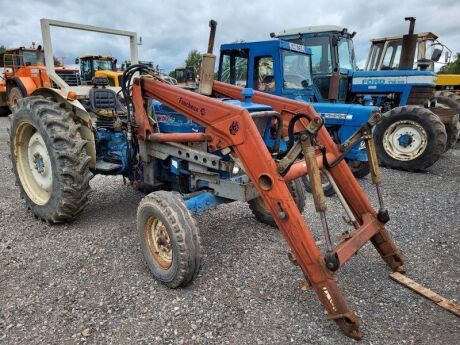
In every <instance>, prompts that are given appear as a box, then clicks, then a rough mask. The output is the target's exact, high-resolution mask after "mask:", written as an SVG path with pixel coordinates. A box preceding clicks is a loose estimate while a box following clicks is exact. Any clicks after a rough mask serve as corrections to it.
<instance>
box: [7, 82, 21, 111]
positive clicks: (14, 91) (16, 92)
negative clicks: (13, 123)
mask: <svg viewBox="0 0 460 345" xmlns="http://www.w3.org/2000/svg"><path fill="white" fill-rule="evenodd" d="M22 98H24V95H23V94H22V91H21V89H20V88H19V87H17V86H13V87H12V88H11V89H10V91H9V92H8V106H9V107H10V109H11V111H13V109H14V107H15V106H16V105H17V104H18V101H19V100H20V99H22Z"/></svg>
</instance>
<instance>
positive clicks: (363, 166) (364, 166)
mask: <svg viewBox="0 0 460 345" xmlns="http://www.w3.org/2000/svg"><path fill="white" fill-rule="evenodd" d="M347 164H348V166H349V168H350V170H351V172H352V173H353V175H354V176H355V177H356V178H363V177H365V176H367V175H369V173H370V168H369V162H361V161H348V160H347Z"/></svg>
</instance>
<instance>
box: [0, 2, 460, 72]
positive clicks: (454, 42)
mask: <svg viewBox="0 0 460 345" xmlns="http://www.w3.org/2000/svg"><path fill="white" fill-rule="evenodd" d="M406 16H414V17H416V18H417V22H416V31H419V32H421V31H433V32H435V33H437V34H438V36H439V37H440V40H441V41H442V42H444V43H445V44H446V45H447V46H449V47H450V48H451V49H452V50H453V51H454V52H460V26H459V24H458V20H459V18H460V1H453V0H436V1H434V0H431V1H425V0H418V1H417V0H405V1H403V0H395V1H394V0H385V1H378V2H377V1H370V0H355V1H345V0H326V1H324V0H316V1H306V0H304V1H300V0H297V1H294V0H278V1H276V0H252V1H247V0H225V1H221V0H215V1H214V0H206V1H205V0H183V1H179V0H168V1H162V0H156V1H147V0H145V1H137V0H130V1H124V2H119V1H108V0H106V1H99V0H92V1H86V0H80V1H72V0H35V1H32V0H30V1H28V0H15V1H11V0H0V27H1V35H0V45H4V46H6V47H14V46H21V45H25V46H29V45H30V44H31V42H37V44H38V43H41V32H40V22H39V20H40V18H50V19H57V20H64V21H71V22H77V23H84V24H90V25H96V26H104V27H111V28H117V29H123V30H129V31H136V32H137V33H138V36H142V42H143V44H142V45H141V46H139V57H140V59H141V60H153V61H154V63H155V64H158V65H159V66H160V68H162V69H164V70H165V71H169V70H171V69H173V68H174V67H177V66H181V65H183V64H184V60H185V58H186V56H187V53H188V52H189V51H190V50H191V49H198V50H199V51H204V50H205V49H206V48H207V40H208V34H209V27H208V22H209V19H211V18H212V19H215V20H217V22H218V27H217V35H216V46H215V47H216V51H218V46H219V45H220V44H221V43H230V42H234V41H236V40H241V39H243V40H245V41H255V40H265V39H269V33H270V32H279V31H280V30H282V29H285V28H293V27H299V26H307V25H324V24H333V25H340V26H345V27H347V28H348V29H349V31H356V32H357V35H356V36H355V38H354V42H355V49H356V55H357V60H358V64H359V65H360V66H362V65H363V64H364V61H365V59H366V57H367V52H368V49H369V39H370V38H372V37H380V36H385V35H394V34H401V33H405V32H406V31H407V30H408V24H407V23H406V22H404V17H406ZM52 39H53V48H54V52H55V55H56V56H59V57H64V58H65V62H66V63H67V64H71V63H73V61H74V59H75V57H77V56H79V55H80V54H85V53H95V54H104V55H113V56H115V57H117V58H118V60H119V61H122V60H124V59H126V58H127V57H128V56H129V44H128V39H125V38H114V37H112V36H107V35H103V34H97V33H85V32H83V31H71V30H68V29H57V28H55V29H53V31H52Z"/></svg>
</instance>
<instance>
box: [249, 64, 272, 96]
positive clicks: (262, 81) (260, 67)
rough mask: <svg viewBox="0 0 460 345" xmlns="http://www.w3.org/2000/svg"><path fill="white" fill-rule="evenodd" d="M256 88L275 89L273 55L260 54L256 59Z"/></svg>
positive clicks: (261, 89)
mask: <svg viewBox="0 0 460 345" xmlns="http://www.w3.org/2000/svg"><path fill="white" fill-rule="evenodd" d="M254 88H255V89H256V90H259V91H264V92H274V91H275V75H274V72H273V57H272V56H260V57H257V58H256V59H255V61H254Z"/></svg>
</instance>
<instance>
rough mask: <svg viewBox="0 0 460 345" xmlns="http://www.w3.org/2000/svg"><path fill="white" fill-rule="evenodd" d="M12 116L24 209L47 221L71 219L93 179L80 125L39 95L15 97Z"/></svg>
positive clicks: (14, 155)
mask: <svg viewBox="0 0 460 345" xmlns="http://www.w3.org/2000/svg"><path fill="white" fill-rule="evenodd" d="M10 119H11V126H10V137H9V140H10V143H9V144H10V152H11V160H12V163H13V171H14V174H15V176H16V180H17V181H18V182H19V188H20V190H21V196H22V197H23V198H24V199H25V202H26V205H27V208H29V209H30V210H31V211H32V213H33V214H34V215H35V216H37V217H38V218H41V219H43V220H45V221H48V222H50V223H60V222H64V221H70V220H72V219H74V217H75V216H76V215H77V214H79V213H80V212H81V211H82V210H83V208H84V207H85V206H86V204H87V201H88V193H89V191H90V186H89V180H90V178H91V173H90V172H89V161H90V157H89V156H88V155H87V154H86V151H85V146H86V141H85V140H82V139H81V137H80V134H79V132H78V129H79V125H77V124H75V122H74V121H73V119H72V116H71V113H69V112H68V111H67V110H65V109H63V108H61V107H60V106H59V105H58V104H56V103H55V102H53V101H50V100H48V99H45V98H43V97H28V98H25V99H22V100H19V102H18V104H17V107H16V108H15V111H14V113H13V114H12V115H11V116H10Z"/></svg>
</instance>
